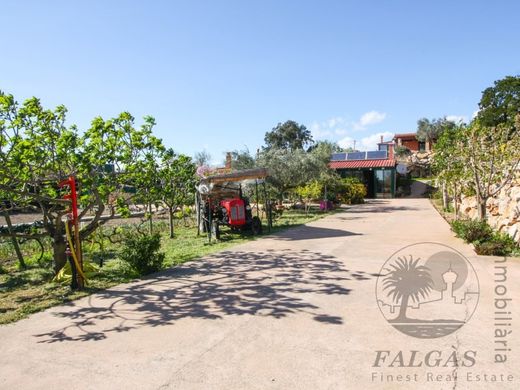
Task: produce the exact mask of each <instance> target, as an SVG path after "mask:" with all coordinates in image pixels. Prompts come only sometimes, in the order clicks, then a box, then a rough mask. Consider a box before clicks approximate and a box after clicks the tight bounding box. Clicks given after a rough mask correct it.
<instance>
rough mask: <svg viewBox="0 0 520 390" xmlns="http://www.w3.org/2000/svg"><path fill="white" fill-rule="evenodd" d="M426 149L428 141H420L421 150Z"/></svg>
mask: <svg viewBox="0 0 520 390" xmlns="http://www.w3.org/2000/svg"><path fill="white" fill-rule="evenodd" d="M425 150H426V142H424V141H419V152H424V151H425Z"/></svg>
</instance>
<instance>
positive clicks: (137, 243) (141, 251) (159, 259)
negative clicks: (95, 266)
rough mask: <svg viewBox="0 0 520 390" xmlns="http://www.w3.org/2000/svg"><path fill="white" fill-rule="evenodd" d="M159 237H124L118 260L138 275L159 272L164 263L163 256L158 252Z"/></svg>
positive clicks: (159, 246)
mask: <svg viewBox="0 0 520 390" xmlns="http://www.w3.org/2000/svg"><path fill="white" fill-rule="evenodd" d="M160 248H161V236H160V235H159V234H154V235H151V236H150V235H146V236H141V235H137V234H134V235H128V236H127V237H126V240H125V243H124V245H123V249H122V250H121V253H120V258H121V260H123V261H124V262H125V263H127V264H128V265H129V266H130V268H131V269H132V270H134V271H135V272H137V273H138V274H139V275H146V274H150V273H152V272H157V271H159V270H160V269H161V268H162V266H163V263H164V257H165V254H164V253H162V252H159V249H160Z"/></svg>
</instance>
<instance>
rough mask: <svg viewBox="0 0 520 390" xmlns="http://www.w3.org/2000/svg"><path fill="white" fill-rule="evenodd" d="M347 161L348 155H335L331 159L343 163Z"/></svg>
mask: <svg viewBox="0 0 520 390" xmlns="http://www.w3.org/2000/svg"><path fill="white" fill-rule="evenodd" d="M346 159H347V154H346V153H333V154H332V156H331V157H330V160H331V161H343V160H346Z"/></svg>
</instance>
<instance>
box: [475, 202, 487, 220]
mask: <svg viewBox="0 0 520 390" xmlns="http://www.w3.org/2000/svg"><path fill="white" fill-rule="evenodd" d="M486 203H487V199H480V200H478V198H477V211H478V218H479V219H480V220H481V221H484V220H485V219H486V214H487V207H486Z"/></svg>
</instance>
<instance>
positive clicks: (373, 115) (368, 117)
mask: <svg viewBox="0 0 520 390" xmlns="http://www.w3.org/2000/svg"><path fill="white" fill-rule="evenodd" d="M385 118H386V113H384V112H377V111H369V112H365V113H364V114H363V115H361V118H360V119H359V124H360V125H361V126H370V125H375V124H377V123H381V122H383V121H384V120H385Z"/></svg>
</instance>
